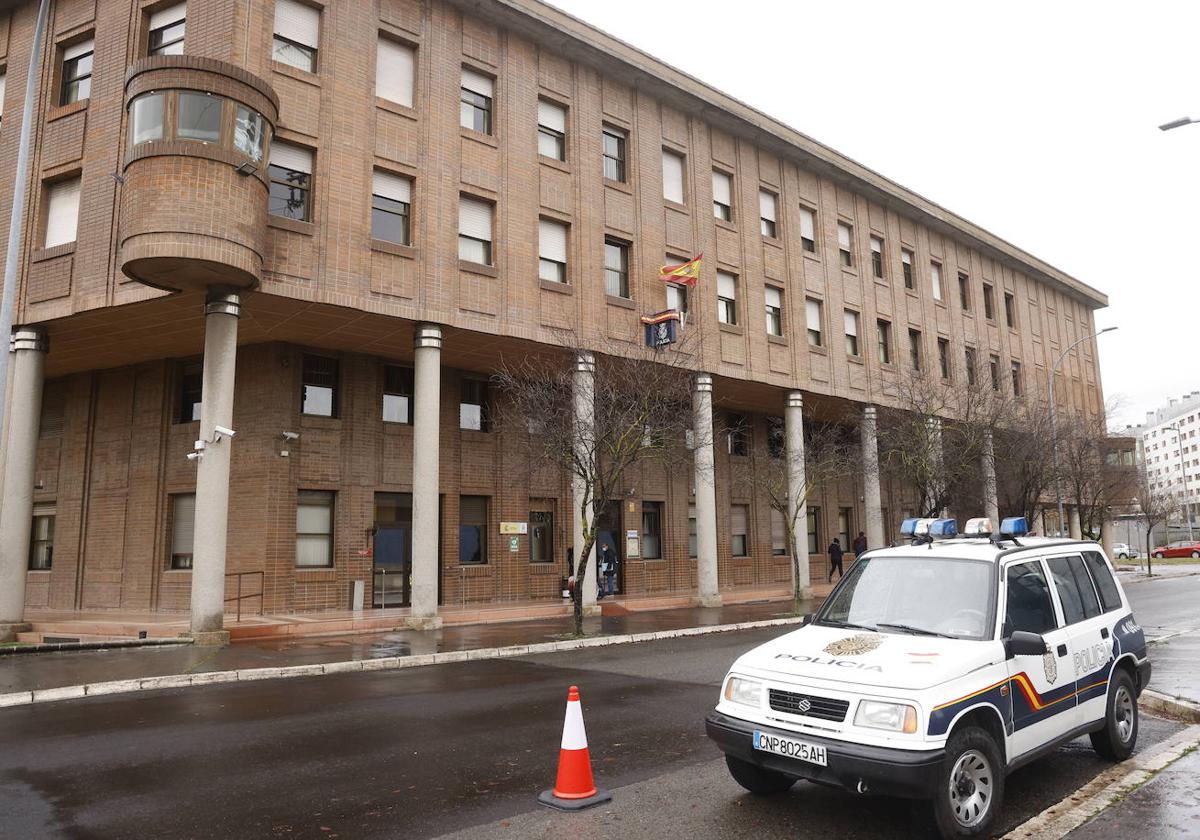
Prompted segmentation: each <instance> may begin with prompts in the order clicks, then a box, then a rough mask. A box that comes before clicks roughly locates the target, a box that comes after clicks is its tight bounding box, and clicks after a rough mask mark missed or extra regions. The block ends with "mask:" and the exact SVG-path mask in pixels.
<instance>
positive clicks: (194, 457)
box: [187, 452, 204, 461]
mask: <svg viewBox="0 0 1200 840" xmlns="http://www.w3.org/2000/svg"><path fill="white" fill-rule="evenodd" d="M203 457H204V453H203V452H189V453H188V454H187V459H188V460H189V461H199V460H200V459H201V458H203Z"/></svg>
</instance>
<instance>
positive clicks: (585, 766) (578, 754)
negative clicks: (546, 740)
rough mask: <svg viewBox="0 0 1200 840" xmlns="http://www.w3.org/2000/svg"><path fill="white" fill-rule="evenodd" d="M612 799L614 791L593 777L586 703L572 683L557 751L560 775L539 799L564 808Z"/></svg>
mask: <svg viewBox="0 0 1200 840" xmlns="http://www.w3.org/2000/svg"><path fill="white" fill-rule="evenodd" d="M610 799H612V794H611V793H609V792H608V791H606V790H604V789H602V788H597V787H596V783H595V781H593V780H592V759H591V757H590V756H589V755H588V745H587V733H586V732H584V731H583V705H582V704H581V703H580V702H579V689H578V688H577V687H576V686H571V688H570V690H569V691H568V692H567V717H566V720H564V721H563V736H562V747H561V749H559V751H558V778H557V779H555V781H554V787H553V789H551V790H544V791H542V792H541V793H540V794H538V802H541V803H542V804H543V805H549V806H550V807H551V808H558V809H560V810H563V811H578V810H580V809H581V808H586V807H588V806H589V805H598V804H600V803H601V802H608V801H609V800H610Z"/></svg>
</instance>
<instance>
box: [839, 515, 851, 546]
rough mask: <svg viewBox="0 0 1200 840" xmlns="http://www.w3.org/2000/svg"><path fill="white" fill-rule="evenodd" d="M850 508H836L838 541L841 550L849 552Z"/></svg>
mask: <svg viewBox="0 0 1200 840" xmlns="http://www.w3.org/2000/svg"><path fill="white" fill-rule="evenodd" d="M850 514H851V510H850V508H838V543H839V544H840V545H841V547H842V550H843V551H846V552H849V551H850V547H851V544H852V540H851V539H850V531H851V529H850V522H851V518H850Z"/></svg>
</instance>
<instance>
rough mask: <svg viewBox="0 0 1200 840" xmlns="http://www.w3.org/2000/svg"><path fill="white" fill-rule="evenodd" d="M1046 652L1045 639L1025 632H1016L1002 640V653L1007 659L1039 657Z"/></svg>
mask: <svg viewBox="0 0 1200 840" xmlns="http://www.w3.org/2000/svg"><path fill="white" fill-rule="evenodd" d="M1046 650H1047V648H1046V640H1045V639H1043V638H1042V637H1041V636H1039V635H1038V634H1037V633H1030V632H1028V631H1025V630H1017V631H1016V632H1015V633H1013V634H1012V635H1011V636H1010V637H1009V638H1007V639H1005V640H1004V652H1005V654H1007V656H1008V658H1009V659H1012V658H1013V657H1014V656H1041V655H1042V654H1043V653H1045V652H1046Z"/></svg>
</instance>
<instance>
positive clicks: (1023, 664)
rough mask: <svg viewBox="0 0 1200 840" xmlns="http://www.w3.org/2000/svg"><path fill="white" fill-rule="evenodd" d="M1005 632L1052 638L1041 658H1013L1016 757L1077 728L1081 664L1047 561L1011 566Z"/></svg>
mask: <svg viewBox="0 0 1200 840" xmlns="http://www.w3.org/2000/svg"><path fill="white" fill-rule="evenodd" d="M1004 588H1005V607H1004V610H1005V612H1004V636H1005V637H1006V638H1007V637H1008V636H1011V635H1012V633H1014V632H1015V631H1017V630H1024V631H1026V632H1029V633H1037V634H1039V635H1041V636H1042V638H1044V639H1045V640H1046V645H1047V648H1048V650H1047V652H1046V653H1044V654H1042V655H1040V656H1014V657H1012V658H1011V659H1009V660H1008V668H1009V671H1008V674H1009V683H1008V686H1009V700H1010V702H1011V703H1012V721H1013V732H1012V738H1011V742H1010V749H1009V756H1010V760H1011V759H1013V758H1016V757H1018V756H1020V755H1022V754H1024V753H1027V752H1029V751H1030V750H1033V749H1036V748H1037V747H1040V746H1041V745H1042V744H1045V743H1047V742H1049V741H1054V740H1056V739H1057V738H1058V737H1060V736H1061V735H1063V734H1065V733H1067V732H1069V731H1070V730H1071V729H1073V728H1074V727H1075V726H1076V715H1075V666H1074V661H1073V659H1072V657H1071V639H1070V631H1069V630H1068V629H1067V628H1066V627H1065V626H1064V621H1063V617H1062V613H1061V610H1060V609H1059V608H1058V606H1057V604H1056V602H1055V599H1054V598H1053V595H1052V594H1051V588H1050V583H1049V573H1048V571H1047V569H1046V568H1045V566H1044V565H1043V563H1042V561H1041V560H1025V561H1022V562H1016V563H1013V564H1012V565H1010V566H1009V567H1008V568H1007V569H1006V570H1005V587H1004Z"/></svg>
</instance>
